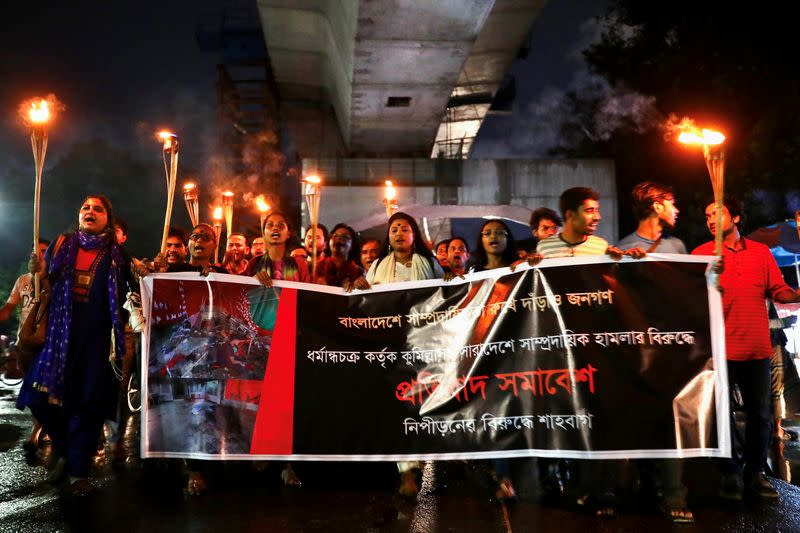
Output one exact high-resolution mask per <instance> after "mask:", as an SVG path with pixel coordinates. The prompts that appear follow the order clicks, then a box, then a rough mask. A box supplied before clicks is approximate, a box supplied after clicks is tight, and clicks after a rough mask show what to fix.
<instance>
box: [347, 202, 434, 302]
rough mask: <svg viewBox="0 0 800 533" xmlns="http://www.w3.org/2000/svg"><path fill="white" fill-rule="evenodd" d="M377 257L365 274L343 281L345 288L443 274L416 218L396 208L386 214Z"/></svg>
mask: <svg viewBox="0 0 800 533" xmlns="http://www.w3.org/2000/svg"><path fill="white" fill-rule="evenodd" d="M383 242H384V244H383V248H382V249H381V253H380V255H379V256H378V258H377V259H376V260H375V261H374V262H373V263H372V266H370V268H369V271H368V272H367V274H366V277H360V278H358V279H357V280H355V281H354V282H353V283H346V284H345V285H344V288H345V290H347V291H348V292H349V291H351V290H352V289H362V290H363V289H369V288H370V286H371V285H376V284H379V283H392V282H395V281H419V280H423V279H437V278H441V277H442V276H444V272H443V271H442V267H441V266H439V262H438V261H436V258H435V257H434V256H433V253H432V252H431V251H430V250H429V249H428V247H427V246H426V245H425V241H424V239H423V238H422V233H421V232H420V231H419V226H418V225H417V221H416V220H414V219H413V218H412V217H411V216H409V215H407V214H405V213H402V212H397V213H395V214H394V215H392V216H391V218H389V224H388V227H387V231H386V238H385V239H384V240H383Z"/></svg>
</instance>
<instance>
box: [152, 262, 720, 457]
mask: <svg viewBox="0 0 800 533" xmlns="http://www.w3.org/2000/svg"><path fill="white" fill-rule="evenodd" d="M711 259H712V258H710V257H696V256H682V255H681V256H679V255H666V254H652V255H651V256H649V257H648V258H647V259H645V260H641V261H631V260H625V261H622V262H614V261H611V260H610V259H608V258H606V257H591V258H581V259H577V258H575V259H568V260H567V259H559V260H547V261H544V262H543V263H542V264H541V265H540V266H538V267H536V268H530V267H528V266H527V265H525V266H522V267H519V268H518V269H517V270H516V271H513V272H512V271H511V270H509V269H497V270H492V271H487V272H482V273H477V274H470V275H467V276H466V278H465V279H459V278H457V279H456V280H453V281H451V282H443V281H441V280H432V281H422V282H409V283H396V284H388V285H376V286H374V287H373V288H372V289H370V290H366V291H355V292H354V293H351V294H346V293H344V292H343V291H342V290H341V289H339V288H334V287H325V286H319V285H309V284H302V283H294V282H282V281H277V282H275V287H276V290H275V291H273V290H272V289H266V288H265V287H262V286H261V285H259V284H258V283H257V282H256V281H255V280H254V279H251V278H245V277H240V276H230V275H226V274H211V275H209V276H208V277H200V276H199V275H198V274H196V273H181V274H160V275H155V276H148V277H147V278H146V279H145V280H144V281H143V283H142V290H143V297H144V298H143V299H144V309H145V311H146V313H147V316H148V326H147V330H146V333H145V336H144V339H143V344H144V354H143V364H142V375H143V376H146V379H145V380H144V383H143V390H142V393H143V399H144V406H143V409H142V413H143V416H142V449H143V455H144V457H185V458H187V457H191V458H200V459H271V458H286V459H293V460H336V461H340V460H353V461H364V460H373V461H378V460H412V459H468V458H491V457H523V456H545V457H573V458H622V457H638V458H659V457H661V458H665V457H698V456H710V457H724V456H729V455H730V435H729V424H728V422H729V418H728V414H727V413H728V389H727V377H726V375H725V369H726V367H725V364H724V356H723V353H724V324H723V318H722V314H721V305H720V297H719V293H718V292H717V291H716V289H715V288H714V287H713V284H709V282H708V281H707V280H706V274H705V272H706V270H707V266H708V262H709V261H710V260H711Z"/></svg>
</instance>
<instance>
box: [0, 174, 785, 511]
mask: <svg viewBox="0 0 800 533" xmlns="http://www.w3.org/2000/svg"><path fill="white" fill-rule="evenodd" d="M676 203H677V200H676V198H675V196H674V194H673V193H672V191H671V189H670V188H669V187H667V186H665V185H661V184H658V183H653V182H643V183H640V184H639V185H637V186H636V187H635V188H634V190H633V191H632V195H631V206H632V208H633V211H634V214H635V216H636V219H637V220H638V226H637V228H636V230H635V231H634V232H633V233H631V234H630V235H627V236H625V237H624V238H623V239H621V240H620V241H619V242H618V243H615V244H611V243H609V242H608V241H606V240H605V239H603V238H602V237H600V236H598V235H596V234H595V233H596V231H597V228H598V224H599V222H600V220H601V218H602V215H601V206H600V199H599V196H598V194H597V193H596V192H595V191H593V190H591V189H589V188H585V187H575V188H572V189H568V190H566V191H564V193H563V194H562V195H561V197H560V200H559V212H556V211H554V210H552V209H549V208H545V207H542V208H539V209H536V210H534V211H533V212H532V215H531V218H530V221H529V222H530V231H531V234H530V237H529V238H527V239H523V240H520V241H517V240H515V238H514V235H513V233H512V231H511V229H510V227H509V225H508V224H507V223H506V222H504V221H503V220H502V219H500V218H491V217H489V216H487V217H486V218H485V219H484V222H483V223H482V225H481V227H480V230H479V231H478V233H477V234H475V235H454V236H452V237H450V238H449V239H446V240H443V241H441V242H438V243H435V244H433V243H428V242H426V240H425V239H424V237H423V235H422V233H421V231H420V228H419V226H418V225H417V222H416V221H415V220H414V218H413V217H411V216H409V215H408V214H406V213H403V212H396V213H394V214H393V215H392V216H391V217H390V218H389V219H388V222H387V225H386V231H385V234H384V236H383V239H381V240H377V239H365V240H363V242H362V241H361V240H360V235H359V234H358V232H356V231H355V230H354V229H353V228H352V227H350V226H349V225H347V224H346V223H343V222H340V223H336V224H335V225H333V227H332V229H331V230H330V231H329V230H328V228H327V227H326V226H325V225H322V224H319V225H318V226H317V227H316V229H315V228H312V227H308V228H305V231H303V232H302V234H301V233H300V232H299V231H298V230H297V229H296V228H295V227H294V225H293V222H292V221H291V220H290V219H289V217H287V216H286V215H284V214H283V213H280V212H273V213H270V214H269V216H267V217H266V219H265V220H264V226H263V228H262V230H263V232H262V234H261V235H258V236H256V237H255V238H250V237H249V236H248V235H245V234H244V233H239V232H234V233H231V234H230V236H229V237H228V239H227V244H226V249H225V253H224V258H223V259H222V261H220V262H219V263H215V262H214V260H213V258H214V257H215V251H216V249H217V239H218V236H217V234H216V233H215V230H214V228H213V227H212V226H210V225H208V224H204V223H201V224H198V225H196V226H195V227H193V228H192V229H191V231H190V232H188V234H187V233H186V232H184V231H183V230H181V229H178V228H172V229H171V230H170V231H169V235H168V238H167V241H166V248H165V250H163V251H162V252H161V253H159V254H158V255H157V256H156V258H155V259H154V261H153V262H152V263H148V262H146V261H140V260H137V259H134V258H132V257H130V255H129V254H128V253H127V252H126V250H125V247H124V244H125V241H126V240H127V225H126V224H125V223H124V221H122V220H121V219H119V218H116V217H115V216H114V212H113V209H112V206H111V204H110V202H109V201H108V199H107V198H105V197H104V196H102V195H93V196H89V197H87V198H86V200H85V201H84V203H83V204H82V205H81V206H80V209H79V212H78V227H77V229H76V230H73V231H70V232H67V233H65V234H63V235H60V236H58V238H57V239H55V240H54V241H53V242H47V241H42V242H41V246H40V249H39V253H38V254H34V255H33V256H32V258H31V261H30V271H31V273H34V272H40V273H41V274H42V276H43V277H44V278H45V279H46V280H47V283H48V284H49V286H50V294H51V296H50V301H49V318H48V324H47V335H46V339H45V341H44V346H43V347H42V348H41V350H39V351H37V353H35V354H33V358H32V362H31V364H30V367H29V368H27V373H26V376H25V380H24V383H23V386H22V389H21V391H20V394H19V399H18V406H19V407H20V408H29V409H30V411H31V413H32V414H33V416H34V417H35V419H36V426H35V427H34V431H33V432H32V434H31V438H30V440H29V441H28V442H26V443H25V447H26V449H27V450H28V451H29V452H31V453H35V452H36V450H37V448H38V447H39V446H41V444H42V442H43V440H44V435H45V434H46V435H47V437H48V438H49V440H50V443H51V444H50V445H51V446H52V448H53V450H54V452H55V453H54V454H53V459H52V460H51V461H50V462H49V464H48V465H47V466H48V468H49V470H50V474H49V479H50V480H51V481H53V482H60V481H64V480H66V481H67V482H68V487H69V489H70V490H71V491H72V493H73V494H75V495H78V496H80V495H84V494H88V493H89V492H91V490H92V489H93V487H92V484H91V483H90V481H89V477H90V466H91V462H92V457H93V456H94V455H95V454H96V452H97V448H98V441H99V439H100V438H101V434H102V430H103V424H104V422H105V421H106V420H113V419H117V418H118V413H120V414H122V415H123V416H124V411H125V409H124V408H123V409H118V404H119V402H118V400H119V398H120V381H122V384H123V388H124V386H125V385H126V383H127V381H128V379H129V376H130V373H131V369H132V368H133V362H134V361H135V357H134V354H135V352H136V338H137V331H139V330H140V329H141V319H140V320H139V322H138V323H137V324H133V319H131V320H129V314H128V312H129V311H131V308H130V307H128V306H124V304H126V302H127V301H129V300H130V296H131V295H132V294H134V295H135V293H137V292H138V280H139V278H140V277H142V276H146V275H148V274H149V273H152V272H192V271H194V272H198V273H199V274H200V275H207V274H208V273H210V272H217V273H228V274H233V275H242V276H252V277H255V278H257V279H258V280H259V281H260V282H261V283H262V284H263V285H265V286H271V285H272V282H273V280H289V281H299V282H307V283H315V284H324V285H330V286H337V287H342V288H343V289H344V290H345V291H347V292H352V291H365V290H369V289H370V287H371V286H373V285H375V284H385V283H393V282H400V281H413V280H425V279H443V280H445V281H450V280H453V279H454V278H456V277H459V276H464V275H466V274H468V273H470V272H479V271H484V270H489V269H496V268H506V267H509V268H511V269H513V268H515V267H516V266H517V265H519V264H521V263H523V262H526V263H528V264H531V265H536V264H538V263H539V262H540V261H542V260H544V259H548V258H564V257H580V256H591V255H603V254H606V255H609V256H610V257H612V258H614V259H621V258H622V257H625V256H627V257H631V258H633V259H640V258H642V257H645V256H646V255H647V254H650V253H674V254H685V253H687V249H686V247H685V246H684V244H683V243H682V242H681V241H680V239H677V238H676V237H674V236H672V235H670V231H671V230H672V229H673V228H674V227H675V225H676V223H677V218H678V215H679V209H678V207H677V205H676ZM716 209H717V208H716V205H715V204H714V203H709V205H708V207H707V208H706V224H707V227H708V230H709V232H710V233H711V236H712V237H713V236H714V235H715V234H716V233H717V231H721V232H722V235H723V240H724V246H723V254H722V260H720V261H718V262H717V263H716V265H715V267H714V269H713V270H714V272H715V273H716V274H717V275H718V277H719V284H720V286H721V287H722V297H723V308H724V315H725V325H726V346H727V353H726V356H727V360H728V376H729V379H730V382H731V390H735V391H737V392H738V394H740V399H741V403H742V404H743V408H744V411H745V413H746V418H747V429H746V434H745V438H744V444H743V446H742V451H743V453H742V455H741V456H737V457H734V459H731V460H728V461H723V462H722V463H723V464H722V466H721V469H722V472H723V476H722V485H721V487H720V496H721V497H725V498H728V499H732V500H742V498H743V497H747V496H754V497H760V498H775V497H777V493H776V492H775V490H774V488H773V487H772V485H771V483H770V481H769V479H768V478H767V477H766V476H765V475H764V466H765V464H766V457H767V451H768V446H769V443H770V438H771V436H772V435H773V433H777V434H779V432H780V431H781V428H780V424H779V421H780V417H781V416H782V415H778V416H776V415H775V414H774V413H773V410H772V404H771V393H772V391H774V389H775V387H776V385H774V384H772V383H771V370H770V368H771V367H770V361H771V360H772V358H773V353H774V352H773V343H772V342H771V340H770V336H769V325H768V317H767V312H766V307H765V302H766V301H767V300H772V301H776V302H781V303H787V302H797V301H800V292H798V291H797V290H794V289H791V288H790V287H788V286H787V285H786V284H785V282H784V281H783V279H782V277H781V274H780V271H779V269H778V268H777V265H776V264H775V261H774V259H772V256H771V255H770V252H769V249H768V248H767V247H765V246H763V245H761V244H759V243H756V242H754V241H751V240H749V239H745V238H744V237H743V236H742V234H741V233H740V226H741V224H742V222H743V218H744V211H743V209H742V206H741V204H740V203H739V202H737V201H736V200H734V199H726V200H725V202H724V206H723V207H722V209H721V220H722V226H721V227H720V228H717V211H716ZM487 215H491V213H487ZM301 238H302V240H301ZM315 253H316V256H314V254H315ZM692 253H693V254H701V255H713V254H714V249H713V241H712V242H709V243H706V244H703V245H701V246H699V247H698V248H696V249H695V250H694V251H692ZM312 265H313V271H312ZM32 292H33V283H32V278H31V275H30V274H26V275H25V276H22V277H20V279H19V280H18V281H17V284H16V285H15V286H14V289H13V290H12V293H11V296H10V297H9V299H8V302H7V304H6V305H5V306H4V307H3V308H2V309H0V320H4V319H6V318H8V317H9V316H10V313H12V312H13V311H14V309H16V308H17V307H18V306H20V304H21V307H22V308H21V314H20V324H22V323H23V322H25V318H26V313H27V312H28V311H29V309H30V306H31V303H32V301H33V298H32ZM123 307H126V309H124V308H123ZM145 320H146V317H145ZM109 346H111V347H112V349H111V353H112V357H111V364H109ZM772 366H773V367H774V366H775V365H774V364H773V365H772ZM732 423H733V422H732ZM115 453H116V452H115ZM576 463H580V464H576ZM586 463H588V464H583V462H575V461H563V460H544V459H542V460H540V467H541V468H540V470H541V472H540V475H541V478H542V481H543V483H544V484H547V485H548V486H553V487H560V489H559V490H562V491H563V490H565V489H564V487H565V486H569V485H570V483H567V480H566V479H562V478H567V477H571V478H573V482H572V486H569V490H570V491H571V494H572V495H573V497H574V499H575V500H576V501H578V502H579V503H581V504H582V505H584V506H585V507H586V508H588V509H591V510H592V512H596V513H597V514H598V515H599V516H610V515H613V514H614V513H615V511H616V508H617V505H618V500H617V494H616V489H617V487H616V486H615V481H616V480H617V476H616V475H615V470H616V469H618V468H619V467H620V465H619V464H616V462H614V461H587V462H586ZM642 463H643V462H642ZM651 463H652V464H648V467H646V468H642V472H645V471H646V472H649V473H650V474H652V475H653V476H654V478H655V480H656V482H655V484H654V486H655V487H657V489H656V490H657V493H658V496H659V498H660V502H661V508H662V510H663V511H664V513H665V514H666V515H667V516H668V517H669V518H670V519H672V520H673V521H675V522H691V521H693V515H692V512H691V510H690V509H689V508H688V505H687V499H686V489H685V487H684V486H683V483H682V481H681V477H682V476H681V473H682V465H681V462H680V461H677V460H660V461H653V462H651ZM397 466H398V470H399V472H400V480H399V489H398V490H399V493H400V495H402V496H404V497H407V498H413V497H415V496H416V494H417V492H418V490H419V482H420V481H419V471H420V466H421V465H420V463H419V462H416V461H414V462H400V463H398V465H397ZM511 466H512V465H511V462H510V461H509V460H503V459H501V460H494V461H492V467H493V471H494V473H495V478H496V481H497V487H496V492H495V497H496V498H497V499H498V500H509V499H513V498H514V497H515V496H516V491H515V488H514V485H513V482H512V469H511ZM650 467H653V468H650ZM188 470H189V475H188V478H189V480H188V484H187V491H188V492H189V493H190V494H198V493H201V492H203V491H205V490H207V488H208V487H207V484H206V481H205V479H204V475H203V468H202V465H198V464H196V463H190V464H189V465H188ZM576 471H578V473H579V475H577V476H576V475H575V472H576ZM643 475H644V474H643ZM282 477H283V480H284V482H285V483H287V484H289V485H299V484H300V481H299V479H298V478H297V476H296V474H294V472H293V471H292V469H291V465H286V467H285V468H284V470H283V473H282ZM575 480H577V481H575Z"/></svg>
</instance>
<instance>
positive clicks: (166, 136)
mask: <svg viewBox="0 0 800 533" xmlns="http://www.w3.org/2000/svg"><path fill="white" fill-rule="evenodd" d="M158 138H159V139H161V142H162V143H164V150H169V149H170V148H172V142H173V141H174V140H177V139H178V136H177V135H175V134H174V133H172V132H171V131H166V130H165V131H159V132H158Z"/></svg>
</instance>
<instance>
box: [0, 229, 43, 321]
mask: <svg viewBox="0 0 800 533" xmlns="http://www.w3.org/2000/svg"><path fill="white" fill-rule="evenodd" d="M49 244H50V241H47V240H45V239H39V246H38V248H39V261H40V267H39V268H40V271H42V272H43V271H44V253H45V251H46V250H47V247H48V245H49ZM17 306H21V307H20V310H19V327H18V328H17V334H19V329H20V328H21V327H22V324H24V323H25V318H27V316H28V313H29V312H30V310H31V307H33V274H29V273H25V274H23V275H21V276H20V277H18V278H17V281H16V283H14V288H13V289H11V294H9V295H8V300H7V301H6V304H5V305H4V306H3V307H2V308H0V322H2V321H5V320H8V319H9V318H10V317H11V313H13V312H14V311H15V310H16V308H17Z"/></svg>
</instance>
